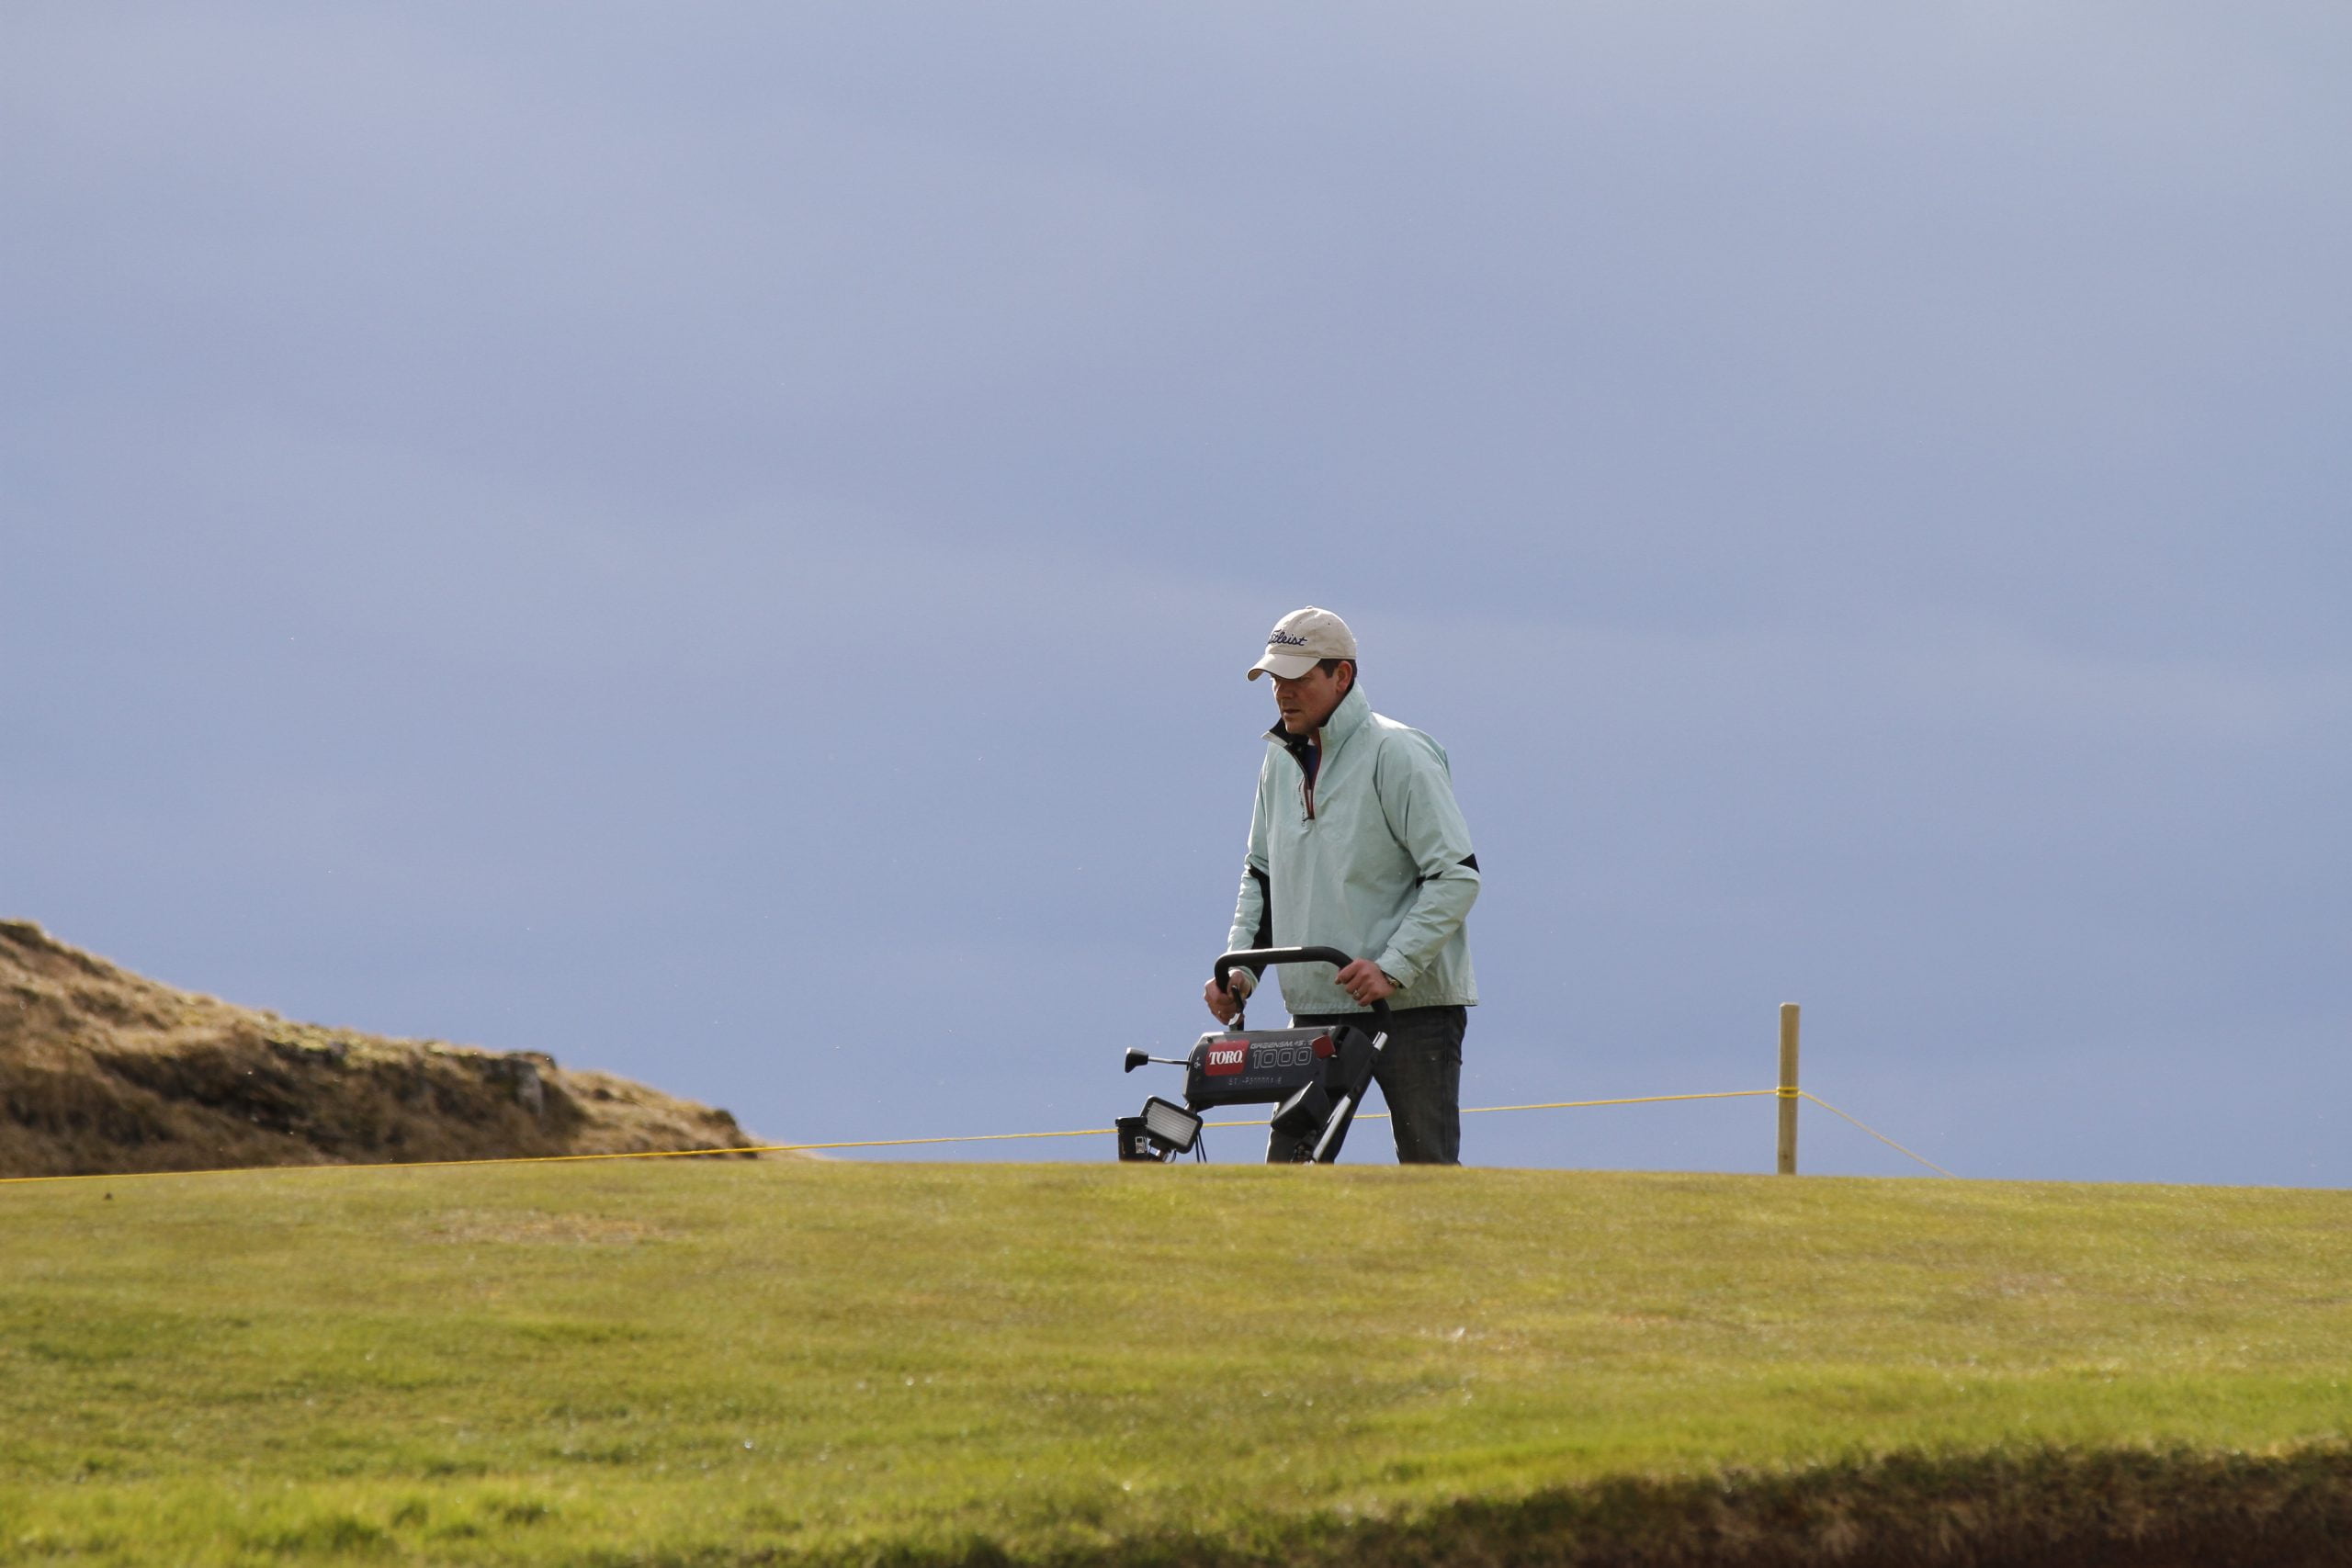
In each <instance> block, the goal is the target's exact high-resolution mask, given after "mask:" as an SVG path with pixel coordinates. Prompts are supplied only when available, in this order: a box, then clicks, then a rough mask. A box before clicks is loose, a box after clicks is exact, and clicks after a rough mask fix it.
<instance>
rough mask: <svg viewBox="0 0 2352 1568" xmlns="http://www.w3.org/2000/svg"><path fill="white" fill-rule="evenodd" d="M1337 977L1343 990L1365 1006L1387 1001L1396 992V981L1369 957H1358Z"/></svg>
mask: <svg viewBox="0 0 2352 1568" xmlns="http://www.w3.org/2000/svg"><path fill="white" fill-rule="evenodd" d="M1335 978H1336V979H1338V981H1339V982H1340V989H1341V990H1343V991H1345V992H1347V993H1348V995H1350V996H1351V997H1353V998H1355V999H1356V1000H1357V1001H1359V1002H1361V1003H1362V1004H1363V1005H1364V1006H1365V1007H1370V1006H1371V1005H1372V1004H1373V1003H1374V1002H1381V1001H1386V1000H1387V999H1388V998H1390V997H1393V996H1395V995H1396V994H1397V982H1396V981H1394V980H1392V979H1390V978H1389V977H1388V972H1387V971H1386V970H1385V969H1383V968H1381V966H1380V965H1379V964H1374V962H1373V961H1372V960H1371V959H1369V958H1359V959H1357V960H1356V961H1355V962H1354V963H1353V964H1349V965H1348V966H1347V967H1346V968H1345V969H1342V970H1340V973H1339V974H1338V975H1337V976H1335Z"/></svg>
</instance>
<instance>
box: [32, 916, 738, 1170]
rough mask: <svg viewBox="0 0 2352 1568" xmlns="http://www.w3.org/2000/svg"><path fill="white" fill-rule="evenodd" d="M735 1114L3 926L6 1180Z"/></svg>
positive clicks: (625, 1135) (656, 1130) (679, 1130)
mask: <svg viewBox="0 0 2352 1568" xmlns="http://www.w3.org/2000/svg"><path fill="white" fill-rule="evenodd" d="M751 1141H752V1139H751V1137H750V1135H749V1134H746V1133H745V1132H744V1131H743V1129H742V1128H741V1127H739V1126H737V1125H736V1123H735V1119H734V1118H733V1117H732V1116H730V1115H729V1114H728V1113H727V1112H726V1111H716V1110H713V1109H711V1108H710V1107H708V1106H707V1105H697V1104H695V1102H693V1101H692V1100H675V1099H673V1098H671V1097H670V1096H669V1095H666V1094H662V1093H660V1092H659V1091H657V1090H654V1089H648V1088H646V1087H645V1086H644V1085H642V1084H637V1083H632V1082H630V1081H629V1080H628V1079H627V1078H621V1077H614V1076H613V1075H611V1074H609V1073H596V1072H579V1071H571V1070H566V1069H564V1068H562V1067H559V1066H556V1063H555V1059H554V1058H553V1057H552V1056H548V1055H543V1054H541V1053H538V1052H535V1051H516V1052H503V1053H502V1052H496V1051H484V1050H481V1049H478V1048H475V1047H472V1046H466V1045H450V1044H446V1043H442V1042H440V1041H421V1040H388V1039H384V1038H382V1037H380V1036H378V1035H372V1034H362V1033H358V1032H355V1031H351V1030H343V1029H323V1028H321V1027H319V1026H318V1025H316V1024H308V1023H294V1022H290V1021H287V1020H285V1019H282V1018H280V1017H278V1016H277V1014H276V1013H273V1012H266V1011H256V1010H252V1009H249V1008H242V1007H237V1006H235V1005H233V1004H232V1003H229V1002H224V1001H220V1000H219V999H217V998H212V997H206V996H198V995H196V994H194V993H191V992H187V991H180V990H175V989H173V988H172V987H169V986H164V985H159V984H158V983H156V982H155V981H153V980H149V979H146V978H144V977H143V976H138V975H134V974H131V973H130V971H128V970H125V969H121V968H118V967H117V966H116V965H114V964H109V963H107V961H106V960H104V959H102V958H97V957H95V956H93V955H92V954H90V953H84V952H81V951H79V950H78V949H75V948H72V947H69V946H67V945H65V944H64V943H63V942H59V941H57V940H56V939H55V938H53V937H51V936H50V935H49V933H48V932H46V931H42V930H41V929H40V927H39V926H37V925H35V924H33V923H32V922H31V921H29V920H0V1176H76V1175H96V1174H110V1173H116V1172H130V1171H153V1170H202V1169H215V1168H229V1167H245V1166H272V1165H368V1164H381V1163H398V1162H406V1161H415V1160H444V1159H484V1158H497V1157H501V1156H517V1155H572V1154H621V1153H633V1152H640V1151H653V1150H672V1149H723V1148H737V1147H741V1146H742V1145H745V1144H748V1143H750V1142H751Z"/></svg>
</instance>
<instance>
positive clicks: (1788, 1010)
mask: <svg viewBox="0 0 2352 1568" xmlns="http://www.w3.org/2000/svg"><path fill="white" fill-rule="evenodd" d="M1780 1104H1781V1161H1780V1173H1781V1175H1782V1176H1794V1175H1795V1174H1796V1173H1797V1004H1796V1003H1794V1002H1782V1003H1781V1098H1780Z"/></svg>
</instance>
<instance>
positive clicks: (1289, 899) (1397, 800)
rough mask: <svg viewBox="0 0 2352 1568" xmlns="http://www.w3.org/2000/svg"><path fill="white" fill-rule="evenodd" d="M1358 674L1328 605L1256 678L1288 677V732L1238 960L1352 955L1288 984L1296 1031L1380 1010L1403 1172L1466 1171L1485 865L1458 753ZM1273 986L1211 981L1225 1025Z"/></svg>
mask: <svg viewBox="0 0 2352 1568" xmlns="http://www.w3.org/2000/svg"><path fill="white" fill-rule="evenodd" d="M1356 669H1357V666H1356V639H1355V634H1354V633H1352V632H1351V631H1349V630H1348V624H1347V623H1346V622H1345V621H1343V620H1341V619H1340V617H1339V616H1337V615H1333V614H1331V612H1330V611H1329V610H1321V609H1317V608H1316V607H1314V606H1313V605H1309V606H1307V607H1306V609H1304V610H1294V611H1292V612H1291V613H1290V614H1289V615H1284V616H1283V618H1282V619H1281V620H1280V621H1279V622H1277V623H1275V626H1274V629H1273V633H1272V636H1271V637H1268V638H1267V639H1266V653H1265V657H1264V658H1262V659H1261V660H1258V662H1257V663H1256V664H1255V665H1253V666H1252V667H1251V668H1250V680H1252V681H1254V680H1256V679H1257V678H1258V677H1259V676H1261V675H1271V676H1272V677H1273V683H1274V706H1275V707H1276V709H1277V710H1279V712H1280V715H1281V717H1280V720H1279V722H1277V723H1276V724H1275V726H1274V728H1272V729H1270V730H1268V731H1267V732H1266V738H1267V740H1268V742H1269V744H1268V746H1267V748H1266V761H1265V764H1264V766H1262V767H1261V768H1260V769H1259V771H1258V804H1257V808H1256V810H1255V811H1254V812H1253V813H1252V815H1251V817H1250V859H1249V863H1248V866H1247V868H1246V871H1245V874H1244V875H1243V876H1242V878H1241V897H1240V900H1239V902H1238V905H1237V906H1236V907H1235V908H1234V912H1233V931H1232V933H1231V935H1229V936H1228V937H1227V939H1226V947H1227V950H1228V951H1230V950H1234V949H1238V948H1249V947H1317V946H1323V947H1336V948H1338V949H1340V951H1341V952H1343V953H1351V954H1352V955H1353V956H1354V962H1352V963H1351V964H1348V966H1347V967H1346V968H1344V969H1341V970H1340V971H1339V972H1338V973H1337V974H1336V975H1327V974H1326V973H1325V971H1324V970H1323V969H1322V968H1321V967H1320V966H1318V965H1311V964H1286V965H1284V966H1283V969H1282V971H1281V975H1282V987H1283V1001H1284V1002H1285V1003H1286V1004H1287V1005H1288V1007H1289V1009H1290V1011H1291V1014H1292V1022H1293V1023H1294V1024H1295V1025H1298V1026H1301V1027H1304V1026H1306V1025H1312V1024H1340V1023H1354V1024H1359V1025H1361V1024H1363V1023H1364V1022H1365V1021H1366V1017H1365V1015H1366V1013H1367V1012H1368V1011H1369V1010H1370V1009H1371V1006H1372V1004H1373V1003H1374V1002H1375V1001H1385V1002H1386V1003H1387V1004H1388V1006H1389V1009H1390V1011H1391V1015H1392V1016H1391V1021H1390V1024H1389V1028H1388V1043H1387V1046H1386V1048H1385V1049H1384V1050H1383V1051H1382V1053H1381V1055H1380V1065H1379V1066H1378V1068H1377V1070H1376V1071H1375V1072H1374V1081H1375V1082H1377V1083H1378V1084H1379V1085H1380V1092H1381V1094H1382V1096H1383V1097H1384V1098H1385V1100H1387V1101H1388V1111H1389V1114H1390V1116H1391V1118H1392V1121H1391V1123H1390V1125H1391V1126H1392V1127H1393V1128H1394V1129H1395V1131H1396V1134H1397V1159H1398V1160H1399V1161H1400V1162H1403V1163H1405V1164H1408V1165H1424V1164H1426V1165H1459V1164H1460V1163H1461V1162H1462V1105H1461V1095H1462V1035H1463V1031H1464V1027H1465V1025H1466V1023H1467V1021H1468V1012H1467V1009H1469V1008H1470V1007H1471V1006H1472V1005H1474V1004H1475V1003H1476V1001H1477V999H1478V989H1477V985H1476V981H1475V980H1474V979H1473V978H1472V976H1471V973H1470V944H1469V940H1468V938H1467V937H1466V936H1465V935H1464V931H1463V919H1464V917H1465V916H1467V915H1468V914H1469V912H1470V906H1471V905H1472V904H1473V903H1475V902H1476V900H1477V897H1478V857H1477V856H1476V855H1475V854H1473V853H1472V852H1471V851H1470V829H1468V828H1467V827H1466V826H1464V823H1463V820H1462V812H1461V810H1460V808H1459V807H1456V806H1455V805H1454V803H1453V773H1452V772H1451V770H1450V768H1449V765H1448V763H1447V761H1446V756H1445V750H1444V749H1443V748H1442V747H1441V746H1439V745H1438V743H1437V742H1436V741H1434V740H1432V739H1430V738H1429V737H1428V736H1426V735H1424V734H1422V733H1421V732H1420V731H1419V730H1418V729H1411V728H1407V727H1406V726H1404V725H1401V724H1398V723H1397V721H1396V720H1395V719H1392V718H1384V717H1382V716H1380V715H1378V714H1376V713H1374V712H1373V711H1372V708H1371V706H1370V705H1368V704H1367V703H1366V702H1365V701H1364V696H1363V691H1362V690H1361V689H1360V688H1359V687H1358V686H1357V684H1356ZM1258 979H1259V976H1258V975H1257V974H1255V973H1253V972H1251V971H1250V970H1246V969H1236V970H1235V971H1234V972H1233V976H1232V987H1233V988H1232V989H1231V990H1230V991H1228V990H1226V989H1224V988H1221V987H1219V986H1218V985H1217V983H1216V981H1215V980H1214V979H1212V980H1211V981H1210V982H1209V984H1208V988H1207V991H1206V993H1205V996H1206V999H1207V1002H1208V1005H1209V1011H1210V1012H1212V1013H1214V1014H1215V1015H1216V1020H1217V1021H1218V1022H1219V1023H1227V1024H1229V1023H1231V1022H1232V1021H1233V1017H1234V1014H1235V1013H1236V1012H1237V1011H1238V1010H1239V1009H1240V1005H1241V1003H1242V1001H1243V1000H1244V999H1246V998H1248V997H1249V995H1250V992H1251V990H1253V989H1254V988H1255V987H1256V985H1257V981H1258ZM1340 1135H1341V1137H1342V1138H1344V1137H1345V1135H1346V1129H1345V1128H1344V1127H1343V1128H1342V1129H1341V1130H1340ZM1298 1144H1299V1140H1295V1139H1289V1140H1286V1139H1284V1138H1283V1136H1282V1135H1281V1134H1274V1136H1273V1138H1272V1141H1271V1142H1270V1143H1269V1144H1268V1145H1267V1149H1266V1157H1267V1159H1269V1160H1272V1161H1281V1160H1283V1159H1288V1158H1294V1157H1296V1156H1297V1154H1298Z"/></svg>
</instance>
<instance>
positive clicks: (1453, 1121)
mask: <svg viewBox="0 0 2352 1568" xmlns="http://www.w3.org/2000/svg"><path fill="white" fill-rule="evenodd" d="M1388 1016H1389V1022H1388V1043H1387V1044H1386V1045H1385V1046H1384V1047H1382V1049H1381V1053H1380V1061H1379V1064H1378V1066H1374V1068H1373V1071H1372V1081H1373V1082H1374V1083H1376V1084H1378V1085H1379V1086H1380V1094H1381V1098H1382V1099H1384V1100H1386V1101H1387V1102H1388V1114H1389V1118H1390V1120H1389V1123H1388V1124H1389V1127H1390V1128H1391V1129H1392V1130H1393V1131H1394V1132H1395V1133H1396V1134H1397V1163H1398V1164H1399V1165H1460V1164H1461V1163H1462V1036H1463V1033H1464V1031H1465V1030H1467V1029H1468V1027H1469V1024H1470V1010H1469V1009H1468V1008H1405V1009H1402V1010H1398V1011H1397V1012H1393V1013H1391V1014H1389V1015H1388ZM1291 1022H1292V1024H1293V1025H1295V1027H1297V1028H1300V1029H1306V1028H1308V1027H1310V1026H1313V1027H1317V1028H1324V1027H1329V1026H1331V1025H1335V1024H1342V1023H1345V1024H1352V1025H1353V1026H1355V1027H1356V1028H1358V1029H1362V1028H1364V1027H1365V1026H1367V1025H1369V1024H1370V1023H1371V1022H1372V1014H1370V1013H1363V1012H1313V1013H1301V1014H1299V1015H1298V1016H1297V1017H1295V1018H1293V1019H1292V1020H1291ZM1358 1109H1360V1108H1358V1107H1351V1108H1350V1110H1349V1111H1348V1119H1347V1121H1346V1122H1343V1123H1341V1124H1340V1143H1342V1144H1344V1143H1346V1142H1347V1137H1348V1128H1349V1127H1350V1126H1351V1125H1352V1124H1353V1123H1354V1122H1355V1119H1356V1111H1357V1110H1358ZM1312 1144H1313V1137H1312V1135H1311V1134H1310V1135H1309V1136H1308V1137H1306V1138H1285V1137H1283V1135H1282V1134H1280V1133H1271V1134H1268V1135H1267V1139H1266V1159H1267V1162H1268V1163H1269V1164H1272V1165H1280V1164H1283V1162H1285V1161H1287V1160H1289V1159H1291V1158H1293V1157H1294V1156H1295V1155H1296V1154H1297V1152H1298V1150H1299V1149H1300V1147H1301V1146H1302V1145H1304V1146H1312ZM1332 1152H1333V1153H1334V1154H1337V1153H1338V1150H1337V1148H1336V1147H1335V1148H1334V1149H1333V1151H1332Z"/></svg>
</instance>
